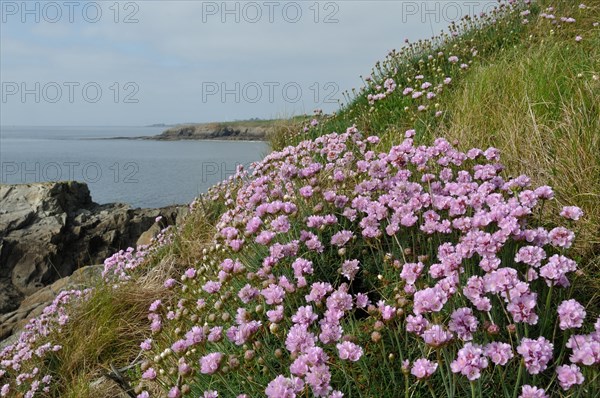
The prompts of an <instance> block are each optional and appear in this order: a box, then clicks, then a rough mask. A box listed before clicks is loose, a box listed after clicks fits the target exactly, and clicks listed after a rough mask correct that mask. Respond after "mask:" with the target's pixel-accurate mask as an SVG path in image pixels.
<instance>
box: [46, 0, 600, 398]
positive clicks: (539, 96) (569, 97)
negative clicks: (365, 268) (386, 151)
mask: <svg viewBox="0 0 600 398" xmlns="http://www.w3.org/2000/svg"><path fill="white" fill-rule="evenodd" d="M569 3H570V2H569ZM569 3H567V4H569ZM586 3H587V4H588V5H589V6H592V7H595V11H594V12H593V13H591V12H590V13H589V14H588V15H590V14H591V15H594V16H595V17H596V19H599V18H598V15H599V11H600V10H599V8H600V1H597V0H594V1H587V2H586ZM565 7H569V8H572V10H570V11H569V12H570V13H573V14H574V15H576V14H577V13H578V11H577V10H576V9H575V8H576V5H575V3H573V4H571V5H566V6H565ZM565 13H567V11H565ZM531 20H532V21H535V20H536V18H535V17H532V18H531ZM578 22H581V23H578V24H577V25H576V26H573V27H568V28H567V29H568V31H566V32H557V34H554V35H551V34H550V33H549V30H550V27H549V25H548V23H547V21H541V22H539V23H538V22H535V23H533V22H532V23H531V24H529V25H521V24H520V23H513V24H510V25H506V26H504V25H503V26H500V27H493V28H489V29H488V30H486V29H479V30H476V31H470V32H469V31H467V32H463V33H464V35H463V37H462V39H461V40H458V41H456V42H453V41H451V40H450V41H449V42H446V43H444V44H443V46H454V45H455V44H457V45H460V46H463V47H464V48H463V49H462V51H463V53H464V54H465V57H467V54H469V53H470V50H471V48H472V46H473V45H476V47H477V48H478V50H479V54H478V56H477V57H472V59H471V60H472V63H471V66H470V68H469V70H468V71H466V72H464V73H463V72H460V71H458V70H456V69H452V68H453V66H451V65H448V64H447V63H443V62H440V65H435V66H434V65H431V64H429V63H428V62H424V63H420V62H419V59H420V58H421V57H419V53H423V52H425V53H427V51H429V52H430V53H437V51H438V49H435V50H433V49H431V48H429V49H428V48H423V47H418V48H415V49H414V52H413V53H408V54H407V53H404V55H402V56H399V57H388V59H387V60H386V61H384V62H383V63H382V64H378V66H377V67H376V69H375V70H374V74H373V75H374V77H377V75H379V77H380V78H381V77H383V76H389V74H388V72H389V71H390V70H393V69H394V68H398V72H397V73H395V74H394V78H395V80H396V81H397V83H398V87H399V88H400V90H399V91H401V90H402V88H401V87H402V86H403V85H404V84H405V83H408V82H406V81H405V80H406V79H407V78H409V76H414V75H415V74H417V73H423V74H426V73H427V72H429V73H430V75H431V80H435V81H437V82H439V81H440V80H441V79H443V78H444V76H446V75H452V76H453V78H454V82H453V84H452V86H451V87H450V89H449V90H447V91H444V92H443V93H442V94H441V95H440V96H439V97H438V99H437V102H438V103H439V104H440V105H439V108H438V109H441V110H443V111H444V115H443V117H441V118H434V117H432V115H431V112H426V113H425V114H424V113H418V112H416V111H415V110H414V109H409V110H404V109H405V107H406V106H408V107H411V106H413V105H412V104H411V102H410V101H408V100H407V99H406V98H405V97H404V96H401V95H397V96H391V97H389V98H387V99H386V101H385V104H383V103H382V104H377V106H376V107H371V106H370V105H369V104H368V103H367V100H366V95H367V94H368V92H369V91H365V92H356V96H355V97H354V98H353V99H351V101H350V105H349V106H346V107H344V108H343V109H342V110H340V112H339V113H338V114H337V115H336V116H334V117H333V118H329V119H325V120H321V124H320V126H319V128H316V129H311V130H309V132H308V133H302V134H297V133H296V132H297V131H299V129H297V128H296V125H293V126H292V127H291V128H285V129H284V128H282V129H281V131H282V132H283V133H282V134H279V135H276V136H274V137H273V140H272V144H273V147H274V149H279V148H282V147H283V146H285V145H289V144H293V143H297V142H299V141H300V140H303V139H306V138H311V137H315V136H318V135H320V134H324V133H327V132H331V131H343V130H345V129H346V128H347V127H348V126H350V125H352V124H356V125H357V126H358V127H359V129H361V130H363V131H367V132H370V133H377V134H378V135H380V136H381V137H382V138H383V140H384V142H386V143H388V144H391V143H392V142H397V141H398V140H399V139H400V135H399V134H400V133H402V132H404V130H406V129H408V128H411V127H413V126H417V129H418V132H419V137H420V139H422V140H424V141H427V140H430V139H431V138H432V137H434V136H439V135H442V136H447V137H450V138H452V139H456V140H457V141H458V144H459V146H464V147H472V146H478V147H485V146H487V145H494V146H497V147H498V148H500V149H501V150H502V153H503V159H504V162H505V163H506V164H507V166H508V169H509V172H511V173H514V174H517V173H521V172H527V174H529V175H531V176H532V177H534V179H535V183H536V184H540V183H546V184H549V185H552V186H553V187H555V189H556V190H557V198H558V200H557V204H567V203H568V204H576V205H579V206H581V207H582V208H584V210H585V211H586V213H587V214H588V217H587V218H586V220H585V222H584V223H583V230H582V231H579V232H580V234H582V235H581V236H582V237H583V238H584V239H580V240H579V241H580V242H584V244H583V245H582V246H581V249H582V251H581V253H583V254H586V255H587V257H588V259H591V258H593V254H594V253H597V252H598V250H597V247H595V245H597V244H598V236H600V234H598V231H599V228H598V226H599V224H600V206H595V203H597V201H598V193H599V192H600V147H599V146H600V143H599V137H600V109H599V105H598V102H599V101H598V92H599V89H600V82H598V81H594V80H593V79H592V75H594V74H595V75H599V74H600V64H599V62H600V61H599V60H600V54H598V52H599V51H600V50H599V49H600V36H599V30H598V29H597V28H594V29H593V28H591V22H592V21H591V19H590V20H587V19H583V20H582V21H581V20H579V18H578ZM576 31H577V32H581V33H579V34H582V36H584V37H585V40H584V41H583V42H582V43H579V44H576V43H575V41H574V36H575V32H576ZM529 35H534V37H533V38H532V39H528V37H529ZM471 39H472V41H470V40H471ZM455 50H456V47H455ZM399 60H400V61H399ZM438 67H439V68H441V72H438V69H437V68H438ZM454 68H455V67H454ZM378 70H379V71H381V72H378ZM580 73H581V74H582V75H583V76H582V77H578V75H579V74H580ZM403 79H404V80H403ZM206 206H207V207H204V206H198V210H197V211H195V212H193V213H192V214H191V215H190V216H189V217H188V219H187V221H186V222H185V223H184V224H183V225H182V226H180V228H179V231H178V232H177V234H176V236H175V240H174V242H173V243H172V244H171V245H169V246H167V247H166V248H164V250H162V251H161V252H160V253H158V254H157V255H155V256H153V257H152V258H151V259H150V261H148V263H147V267H145V268H144V269H145V270H150V272H148V273H146V272H145V271H144V270H141V273H142V275H141V276H140V279H136V280H135V281H134V282H130V283H126V284H123V285H121V286H120V287H119V288H118V289H117V290H113V289H111V288H108V287H104V288H98V289H97V290H96V291H95V293H94V294H93V297H92V298H91V299H90V300H89V301H88V302H87V303H85V304H83V305H81V306H78V307H76V308H74V309H73V311H72V315H71V318H72V319H75V320H76V322H72V323H70V324H69V326H68V327H67V328H65V329H63V331H62V333H61V334H60V335H56V336H52V339H53V341H55V342H58V343H59V344H62V345H63V346H65V347H67V348H68V349H66V350H64V351H62V352H59V355H57V356H56V357H53V360H51V361H50V362H47V363H45V364H44V366H48V367H50V368H52V369H53V371H54V373H55V374H56V375H57V376H59V377H60V379H61V380H60V383H59V384H58V390H57V391H55V396H65V397H69V396H72V397H75V396H77V397H102V396H114V395H113V394H114V393H113V392H111V391H91V390H90V389H89V388H88V386H89V383H90V381H91V380H94V379H95V378H97V377H98V375H99V374H102V373H105V372H106V371H107V370H108V369H109V367H110V365H111V364H113V365H115V366H117V367H122V366H125V365H127V364H128V363H129V362H130V361H131V360H133V359H134V358H135V357H136V355H137V353H138V351H139V350H138V346H139V343H140V341H141V339H142V335H143V334H144V332H145V329H146V328H147V320H146V319H145V318H144V316H143V314H145V311H146V309H147V308H148V305H149V304H150V303H151V302H152V301H153V300H155V299H157V298H164V297H165V296H166V295H167V294H168V293H167V292H166V291H164V289H161V284H160V283H157V281H158V280H164V279H166V278H167V277H168V276H169V275H175V274H177V273H178V272H180V271H181V270H183V269H186V268H187V267H189V266H194V265H195V264H196V263H197V262H198V259H199V258H201V256H202V250H203V248H204V247H205V244H206V243H207V242H208V241H209V240H210V238H211V237H212V231H213V229H214V227H213V226H214V223H215V222H216V219H217V215H218V214H219V213H220V210H221V209H220V208H221V205H220V204H219V203H212V204H206Z"/></svg>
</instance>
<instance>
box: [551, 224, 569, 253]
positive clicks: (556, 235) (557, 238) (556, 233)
mask: <svg viewBox="0 0 600 398" xmlns="http://www.w3.org/2000/svg"><path fill="white" fill-rule="evenodd" d="M548 237H549V238H550V243H552V245H554V246H556V247H563V248H569V247H571V245H572V244H573V240H574V239H575V234H574V233H573V231H571V230H569V229H567V228H565V227H556V228H554V229H553V230H552V231H550V232H549V233H548Z"/></svg>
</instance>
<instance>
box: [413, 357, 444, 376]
mask: <svg viewBox="0 0 600 398" xmlns="http://www.w3.org/2000/svg"><path fill="white" fill-rule="evenodd" d="M437 367H438V364H437V363H435V362H432V361H430V360H428V359H426V358H419V359H417V360H416V361H415V362H414V363H413V366H412V368H411V369H410V373H411V374H412V375H413V376H415V377H416V378H417V379H425V378H427V377H429V376H431V375H432V374H433V373H434V372H435V371H436V369H437Z"/></svg>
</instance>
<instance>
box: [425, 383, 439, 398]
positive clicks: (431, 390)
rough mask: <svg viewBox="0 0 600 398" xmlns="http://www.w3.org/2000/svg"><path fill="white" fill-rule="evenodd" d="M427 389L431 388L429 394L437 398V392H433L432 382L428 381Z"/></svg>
mask: <svg viewBox="0 0 600 398" xmlns="http://www.w3.org/2000/svg"><path fill="white" fill-rule="evenodd" d="M427 387H428V388H429V392H430V393H431V396H432V397H433V398H437V396H436V395H435V391H434V390H433V386H432V385H431V381H429V380H427Z"/></svg>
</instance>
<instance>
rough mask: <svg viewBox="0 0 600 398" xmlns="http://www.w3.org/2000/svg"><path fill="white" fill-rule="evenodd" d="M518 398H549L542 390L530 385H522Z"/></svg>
mask: <svg viewBox="0 0 600 398" xmlns="http://www.w3.org/2000/svg"><path fill="white" fill-rule="evenodd" d="M519 398H549V397H548V395H546V392H545V391H544V390H543V389H542V388H537V387H532V386H530V385H524V386H523V387H522V388H521V395H519Z"/></svg>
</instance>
